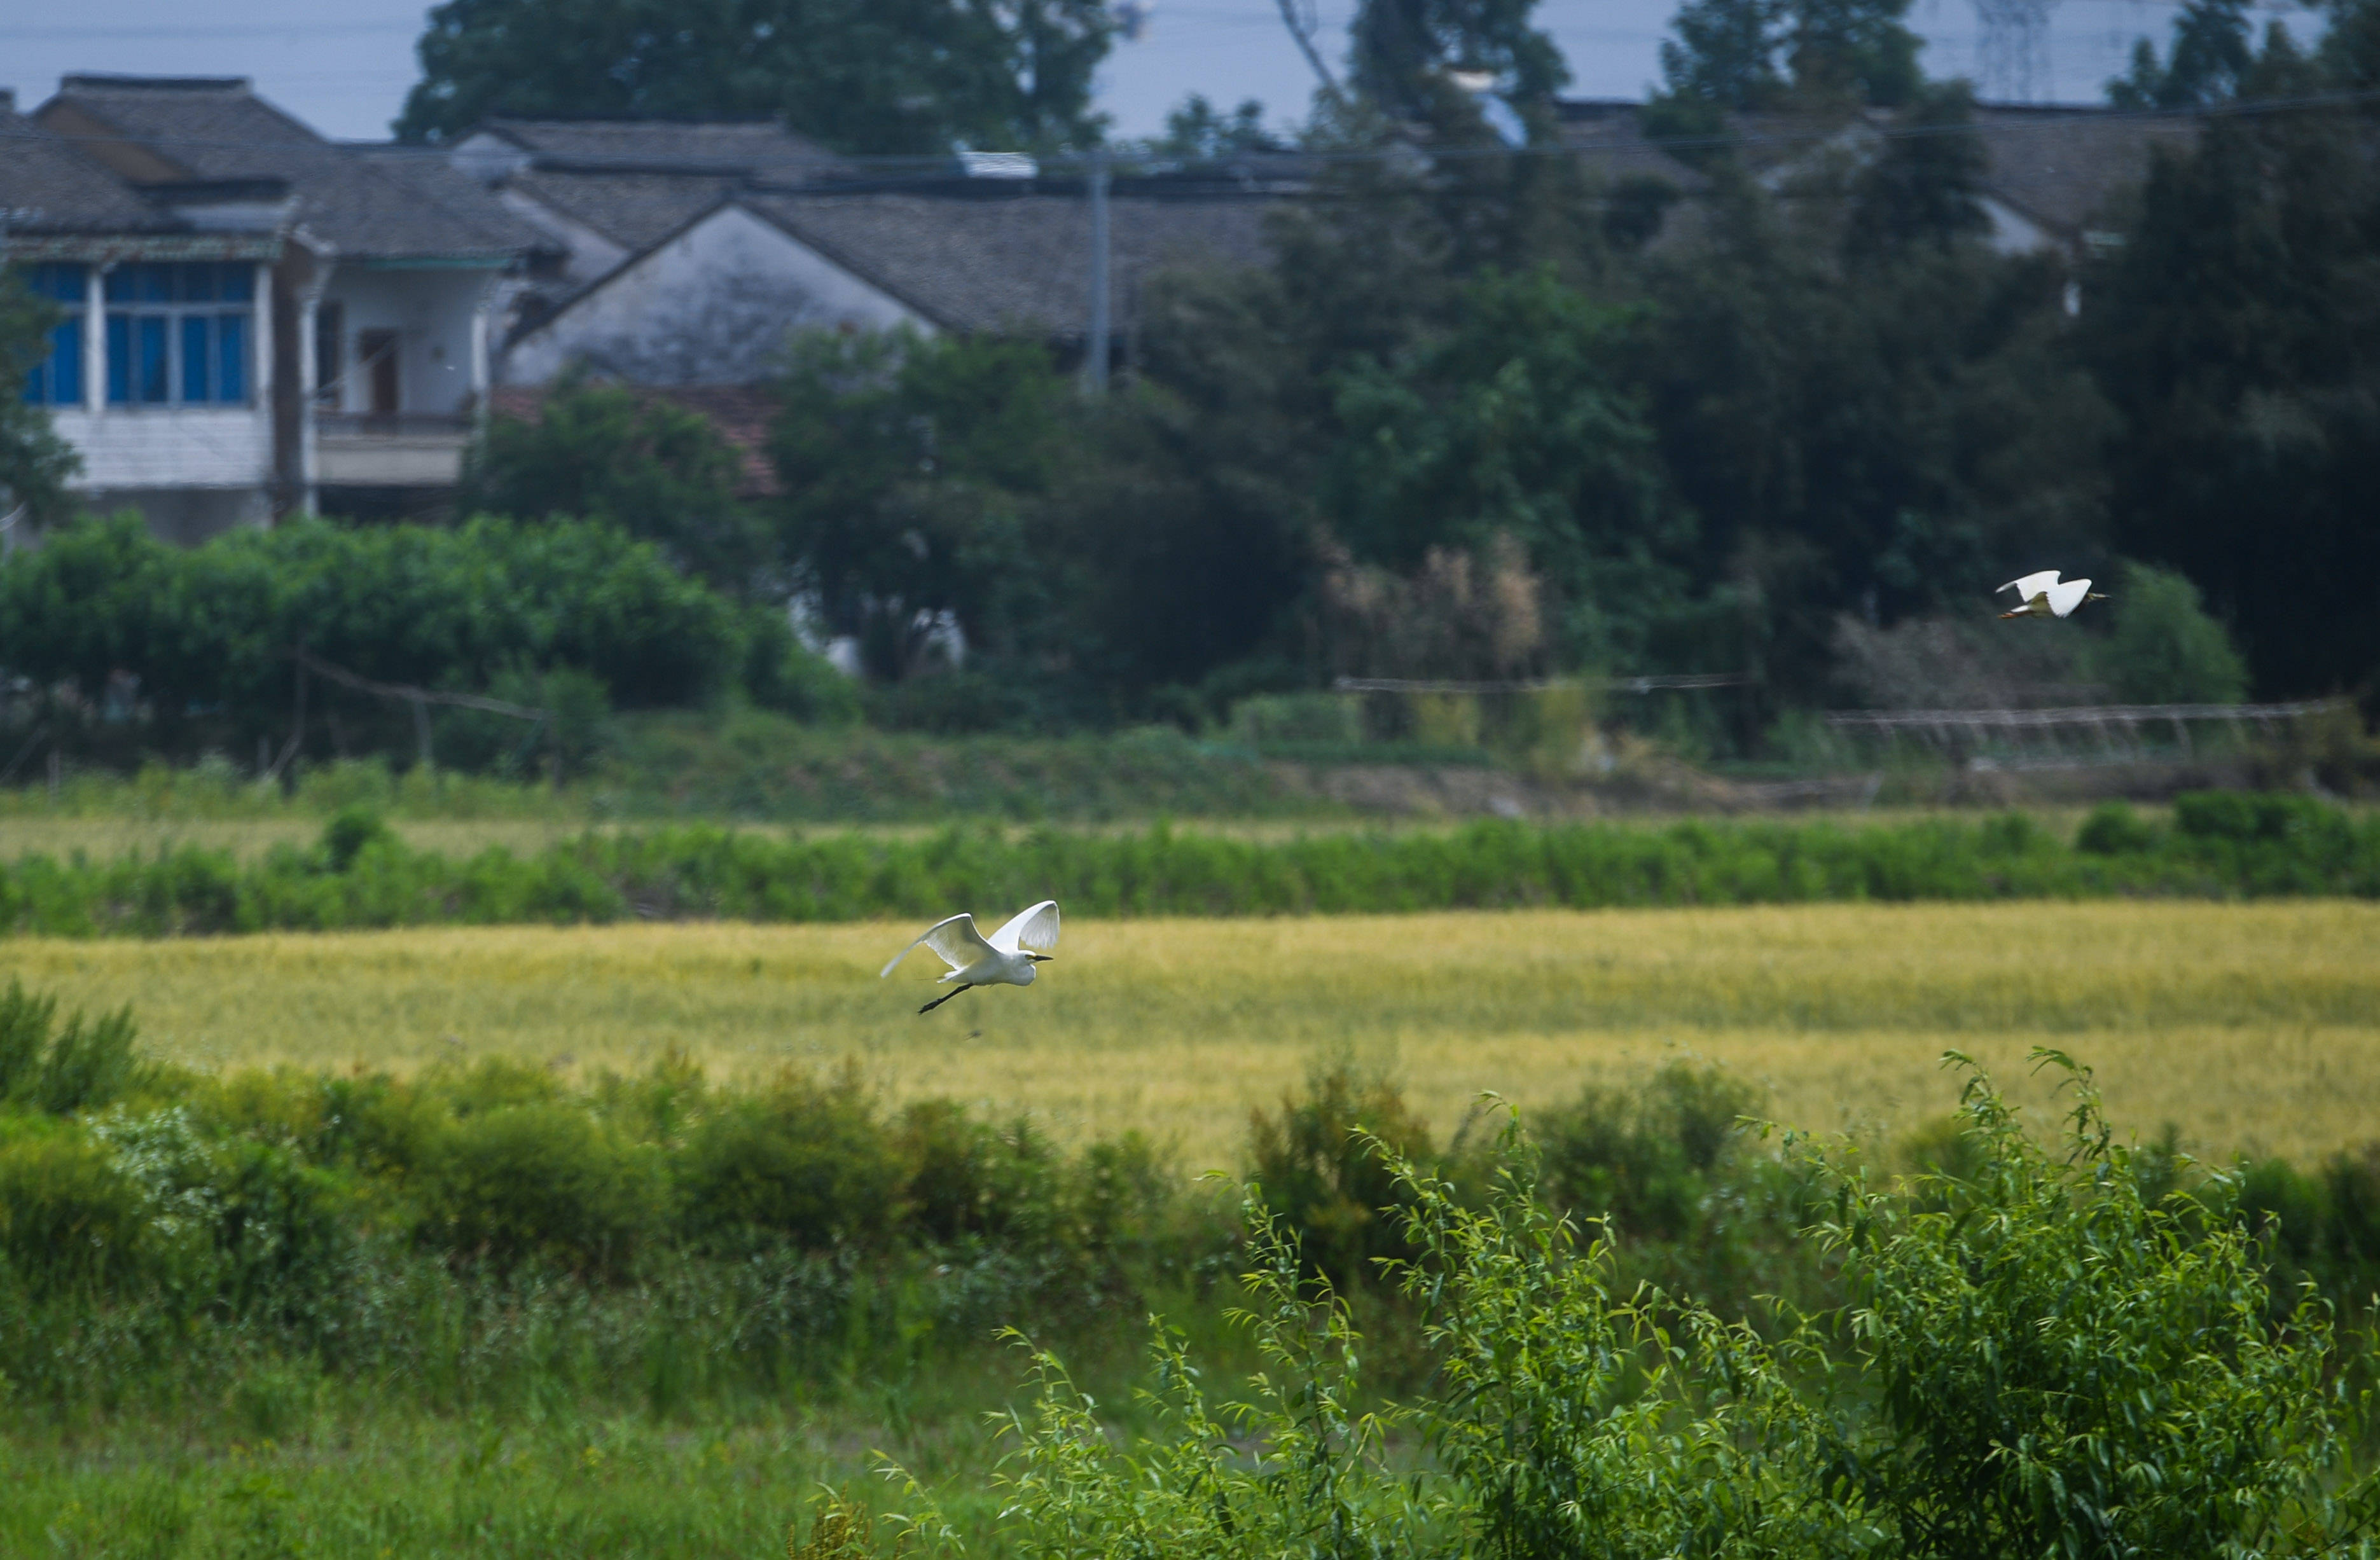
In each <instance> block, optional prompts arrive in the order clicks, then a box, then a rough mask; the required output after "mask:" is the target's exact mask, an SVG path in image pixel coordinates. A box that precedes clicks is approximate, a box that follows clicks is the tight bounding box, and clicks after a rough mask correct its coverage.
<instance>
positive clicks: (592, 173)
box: [0, 76, 2196, 541]
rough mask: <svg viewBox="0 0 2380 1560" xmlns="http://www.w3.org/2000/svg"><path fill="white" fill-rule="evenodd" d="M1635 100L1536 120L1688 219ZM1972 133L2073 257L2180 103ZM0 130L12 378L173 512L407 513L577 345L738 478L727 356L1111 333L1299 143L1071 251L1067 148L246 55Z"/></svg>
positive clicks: (1145, 198)
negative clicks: (1101, 327)
mask: <svg viewBox="0 0 2380 1560" xmlns="http://www.w3.org/2000/svg"><path fill="white" fill-rule="evenodd" d="M1643 115H1644V105H1643V104H1640V103H1621V102H1573V103H1565V104H1563V105H1562V108H1561V127H1562V135H1563V139H1564V140H1565V141H1566V142H1567V143H1568V144H1569V145H1570V146H1571V147H1572V148H1573V151H1575V152H1576V153H1577V155H1579V156H1580V158H1581V159H1582V160H1583V162H1584V163H1585V165H1586V167H1587V168H1588V169H1589V171H1590V172H1591V173H1592V174H1594V175H1596V176H1597V177H1599V178H1600V179H1601V180H1602V181H1603V182H1604V185H1605V187H1606V188H1607V189H1608V191H1609V195H1610V199H1611V201H1612V206H1613V210H1614V211H1615V212H1617V213H1619V215H1620V216H1621V219H1622V220H1621V227H1623V228H1624V227H1627V226H1628V225H1630V224H1633V226H1634V232H1633V235H1630V236H1633V238H1635V239H1637V240H1639V241H1643V242H1647V243H1652V244H1657V245H1674V244H1682V243H1691V242H1693V239H1694V233H1695V231H1696V230H1697V227H1698V224H1699V221H1700V218H1699V215H1698V212H1699V211H1700V210H1701V209H1702V208H1703V207H1704V205H1705V201H1704V200H1702V199H1700V198H1701V197H1703V196H1705V195H1706V194H1707V193H1708V192H1709V190H1710V189H1711V180H1710V177H1709V175H1708V174H1707V173H1706V172H1705V171H1704V168H1703V166H1702V165H1701V163H1702V160H1700V159H1697V158H1695V157H1694V151H1693V149H1691V148H1679V147H1676V146H1674V145H1669V144H1664V143H1662V142H1660V141H1658V140H1656V139H1651V138H1648V137H1647V136H1646V135H1645V127H1644V123H1643ZM1894 123H1895V120H1894V117H1893V115H1890V114H1888V113H1885V112H1865V113H1859V114H1853V115H1845V116H1842V117H1840V118H1837V119H1833V120H1827V121H1819V120H1814V119H1812V118H1809V117H1806V116H1788V115H1741V116H1737V117H1736V118H1735V119H1733V120H1731V121H1730V124H1729V126H1728V129H1727V132H1726V135H1727V139H1729V140H1730V143H1731V144H1732V145H1733V146H1734V147H1735V148H1736V150H1737V151H1738V153H1739V155H1740V156H1741V157H1742V159H1743V163H1744V164H1745V166H1746V167H1747V168H1748V169H1749V170H1750V171H1751V173H1752V175H1753V176H1754V177H1755V178H1756V179H1757V180H1759V181H1760V182H1761V183H1762V184H1764V185H1765V186H1767V187H1769V188H1770V189H1772V190H1775V191H1778V192H1780V193H1791V190H1792V189H1793V188H1794V187H1796V186H1797V185H1808V184H1811V183H1815V182H1823V181H1824V180H1825V179H1826V178H1828V176H1830V175H1840V172H1841V171H1842V170H1845V169H1856V168H1857V167H1858V166H1860V165H1861V164H1863V163H1864V162H1865V161H1866V160H1868V159H1871V158H1873V157H1874V156H1876V154H1877V152H1878V151H1880V150H1881V149H1882V148H1883V147H1884V146H1885V145H1886V144H1887V138H1888V136H1889V135H1890V133H1891V131H1892V127H1893V125H1894ZM1975 127H1976V132H1977V135H1978V138H1979V140H1980V142H1981V144H1982V146H1983V149H1984V151H1985V169H1984V173H1983V177H1982V187H1981V189H1980V192H1979V198H1980V200H1981V202H1982V204H1983V206H1984V209H1985V214H1986V215H1987V217H1988V218H1989V220H1990V223H1991V229H1990V238H1991V242H1992V243H1993V244H1994V245H1995V246H1996V247H1997V248H2000V249H2002V250H2004V251H2010V252H2015V251H2034V250H2044V249H2056V250H2058V251H2061V252H2063V253H2065V254H2067V255H2068V256H2070V257H2071V258H2075V259H2081V258H2083V257H2084V256H2086V255H2087V254H2089V253H2090V252H2092V251H2093V250H2094V249H2095V248H2096V247H2099V246H2102V245H2104V243H2106V242H2110V241H2112V240H2111V239H2109V238H2108V234H2109V233H2111V232H2112V231H2114V230H2115V227H2116V224H2114V223H2113V222H2111V221H2107V220H2106V219H2107V217H2108V216H2109V213H2110V211H2111V208H2112V207H2113V206H2114V205H2116V204H2117V203H2118V202H2119V201H2120V200H2122V199H2123V198H2124V197H2125V194H2126V192H2127V191H2129V190H2130V189H2131V188H2132V187H2136V186H2137V184H2138V183H2139V181H2140V179H2141V178H2142V177H2143V175H2145V173H2146V171H2147V168H2148V166H2149V163H2150V159H2151V156H2152V154H2153V152H2154V151H2155V148H2157V147H2159V146H2171V147H2174V148H2177V149H2179V148H2181V147H2184V146H2186V145H2187V144H2188V142H2189V138H2191V137H2192V136H2193V135H2194V134H2195V131H2196V121H2195V120H2194V119H2193V118H2192V117H2191V116H2188V115H2157V114H2125V113H2114V112H2109V111H2103V110H2088V109H2071V108H2058V109H2046V108H2030V107H2007V106H1997V105H1985V106H1984V107H1982V108H1980V109H1978V110H1977V112H1976V115H1975ZM0 135H5V136H6V138H7V145H8V148H9V155H8V156H7V157H6V159H0V209H5V210H6V211H7V212H11V213H12V214H13V222H12V225H11V228H10V230H9V231H8V234H7V244H8V254H9V259H10V260H12V261H13V262H15V263H17V264H18V265H19V266H21V267H23V268H25V272H24V273H25V274H26V276H27V277H28V279H29V280H30V282H31V283H32V284H33V285H34V286H35V287H36V288H37V289H38V290H40V291H42V292H43V293H44V294H46V295H47V296H50V297H52V298H53V299H55V301H57V302H58V303H59V304H60V305H61V307H62V308H65V309H66V310H67V320H66V322H65V323H63V324H61V325H60V326H59V328H58V332H57V333H56V337H55V343H56V345H55V349H54V351H53V354H52V358H51V361H50V362H49V363H48V364H45V365H44V366H43V367H42V369H38V370H36V372H35V373H34V375H33V377H32V381H31V382H30V383H29V385H28V386H27V388H26V391H25V393H26V394H27V395H28V396H29V397H30V398H32V399H34V400H37V401H39V402H41V403H42V405H46V406H48V407H49V408H50V409H51V412H52V415H53V417H54V419H55V426H56V427H57V429H58V430H59V431H60V433H61V434H62V435H64V436H65V437H66V438H67V440H68V441H70V442H71V443H72V444H73V445H74V446H75V448H76V449H77V450H78V451H79V453H81V455H82V459H83V470H82V473H81V476H80V478H79V486H80V489H81V490H82V491H83V493H84V494H85V495H86V496H87V497H88V500H89V502H90V503H91V506H92V507H93V508H97V509H107V508H111V507H115V506H118V505H123V504H130V505H134V506H136V507H138V508H139V509H140V510H141V511H142V512H143V513H144V514H146V515H147V516H148V517H149V520H150V522H151V524H152V526H153V527H154V528H155V529H156V530H157V531H158V532H159V534H161V535H164V536H167V537H171V538H176V539H180V540H185V541H195V540H198V539H200V538H204V537H206V536H208V535H212V534H213V533H214V532H216V531H220V530H222V529H224V528H225V527H227V526H235V525H242V524H264V523H269V521H270V520H271V519H272V518H273V516H275V515H277V514H285V513H289V512H291V511H295V510H304V509H317V510H320V511H322V512H324V513H331V514H350V515H358V516H390V517H393V516H401V515H406V514H428V513H435V512H437V511H438V510H439V509H440V508H441V507H443V504H444V502H446V501H447V499H448V498H449V497H450V495H451V493H452V490H453V489H454V487H455V483H456V481H457V480H458V478H459V476H460V472H461V465H462V460H463V456H464V452H465V450H466V448H467V446H468V442H469V440H470V437H471V433H472V429H473V427H474V425H475V421H476V419H477V418H478V417H481V416H484V415H485V414H486V413H487V412H488V411H489V410H490V409H492V408H494V409H501V410H503V411H505V412H507V413H511V414H514V415H527V416H534V415H535V413H536V408H537V405H538V403H539V397H540V391H541V388H542V387H543V386H545V385H548V384H550V383H552V382H553V381H555V380H556V379H557V378H558V377H560V376H561V375H562V374H563V373H564V372H565V369H571V368H573V367H577V368H582V369H586V370H588V371H590V372H592V373H594V374H596V375H597V376H599V377H602V378H608V379H613V380H616V381H623V382H626V383H629V384H632V385H637V386H642V387H646V388H648V389H650V390H653V391H656V392H662V393H669V394H671V395H672V397H673V398H674V399H677V400H679V401H680V402H681V403H682V404H685V405H689V406H692V407H694V408H696V409H698V410H701V411H703V412H704V413H705V415H706V416H710V417H712V418H713V420H714V421H716V422H717V423H719V425H720V426H721V427H722V431H725V432H727V433H728V434H729V436H730V437H731V438H732V439H734V440H735V442H737V443H738V444H739V445H740V446H742V447H743V448H744V449H745V451H746V453H747V463H748V464H749V465H750V466H752V468H753V469H752V471H751V472H749V473H747V477H748V480H747V488H748V489H749V490H751V491H753V492H755V493H759V492H761V491H764V490H766V489H767V488H768V486H769V478H767V477H766V475H765V473H764V471H763V469H762V468H764V467H765V466H766V461H765V458H764V457H763V455H762V453H761V451H762V448H763V446H764V444H765V430H766V427H767V420H768V407H767V404H766V395H765V392H764V391H762V390H761V389H759V385H760V384H761V382H762V381H765V379H766V377H767V376H768V374H769V373H770V372H771V369H772V367H773V364H774V362H775V359H776V356H777V354H778V352H779V351H780V349H781V347H782V345H783V341H784V338H785V335H786V333H787V332H789V331H791V330H795V329H798V328H803V327H828V328H840V329H880V328H885V327H891V326H895V325H905V326H908V327H910V328H913V329H916V330H917V331H920V332H923V333H939V332H946V331H956V332H965V333H1008V334H1015V335H1020V336H1025V337H1028V338H1031V339H1036V340H1039V341H1042V342H1044V343H1046V344H1048V345H1050V347H1051V349H1052V350H1053V352H1054V353H1055V354H1056V355H1057V356H1058V357H1060V358H1061V359H1062V360H1074V361H1081V360H1083V359H1084V357H1085V355H1086V354H1087V353H1089V352H1092V351H1104V352H1105V353H1106V354H1107V355H1108V357H1109V360H1110V362H1111V363H1113V362H1115V361H1116V360H1117V359H1118V358H1119V357H1123V356H1125V355H1126V354H1125V347H1126V345H1127V344H1128V343H1129V342H1130V341H1131V340H1132V339H1133V337H1134V332H1135V325H1136V316H1137V310H1138V308H1139V307H1140V304H1141V299H1142V294H1143V291H1144V287H1145V284H1146V282H1147V279H1148V277H1149V276H1150V275H1152V274H1153V273H1154V272H1158V271H1160V270H1161V269H1163V268H1165V267H1168V266H1173V265H1214V264H1221V265H1254V264H1261V263H1263V262H1264V260H1266V258H1267V255H1268V237H1267V225H1266V224H1267V219H1268V217H1269V214H1270V212H1272V211H1274V210H1276V209H1277V208H1279V207H1280V206H1281V204H1282V203H1283V202H1285V201H1294V200H1296V199H1297V198H1298V197H1299V196H1300V195H1301V194H1303V193H1304V192H1305V190H1306V189H1307V188H1309V187H1310V181H1311V177H1312V175H1313V173H1314V169H1313V167H1312V166H1311V165H1309V163H1307V161H1306V160H1305V159H1302V158H1298V157H1295V156H1289V157H1280V156H1273V157H1257V158H1250V159H1246V160H1244V161H1245V163H1246V164H1247V165H1235V166H1233V167H1232V168H1230V169H1224V170H1217V169H1211V168H1210V169H1196V168H1194V169H1181V168H1152V169H1146V170H1135V169H1131V168H1127V169H1125V170H1124V171H1123V172H1122V173H1120V174H1119V175H1118V176H1116V177H1115V178H1114V179H1113V180H1112V181H1111V184H1110V186H1109V191H1108V195H1107V198H1106V202H1105V204H1106V216H1107V223H1106V228H1105V234H1106V239H1105V244H1104V246H1103V247H1102V246H1100V245H1099V244H1097V243H1095V232H1096V229H1095V223H1094V214H1093V201H1092V200H1090V199H1088V198H1087V197H1088V195H1089V192H1090V181H1089V179H1088V177H1087V175H1085V174H1084V173H1083V172H1081V171H1079V170H1076V171H1071V172H1066V173H1063V174H1058V175H1052V174H1050V173H1048V172H1045V171H1043V170H1040V169H1038V168H1036V167H1035V166H1034V165H1033V164H1032V163H1030V162H1029V160H1026V159H1022V158H1010V159H1001V158H987V157H963V158H957V159H919V160H915V161H914V162H910V163H900V164H887V163H869V164H868V165H865V166H862V165H859V164H857V163H853V162H851V161H850V160H846V159H843V158H839V157H837V156H835V155H834V154H833V153H831V152H829V151H825V150H824V149H822V148H820V147H819V146H818V145H816V144H815V143H813V142H810V141H807V140H805V139H802V138H800V137H798V136H795V135H793V134H792V133H790V132H788V131H786V130H785V129H783V127H780V126H778V125H775V124H773V123H770V122H737V123H722V124H688V123H673V122H650V121H534V120H505V119H498V120H492V121H490V122H488V123H487V124H486V125H485V126H483V127H480V129H479V130H477V131H475V132H474V133H473V134H471V135H469V136H468V137H465V138H463V139H461V140H459V141H457V142H455V143H454V144H453V145H451V146H447V147H443V148H437V149H430V148H413V147H398V146H393V145H353V144H343V143H337V142H333V141H329V140H325V139H323V138H322V137H320V136H318V135H316V134H315V133H314V132H313V131H311V130H310V129H309V128H307V127H305V126H304V125H301V124H299V123H297V121H296V120H294V119H292V118H290V117H289V116H288V115H285V114H283V113H281V112H280V111H279V110H277V109H275V108H273V106H272V105H271V104H269V103H266V102H264V101H263V100H262V99H261V98H259V97H257V96H256V95H255V94H254V93H253V92H252V91H250V90H249V84H248V82H247V81H246V80H244V79H212V78H210V79H160V78H141V77H116V76H75V77H69V78H67V79H66V80H65V82H64V83H63V84H62V86H61V89H60V91H59V92H58V93H57V95H56V96H55V97H54V98H53V99H51V100H50V101H49V102H48V103H44V104H42V106H41V107H40V108H39V109H38V110H36V111H35V112H34V113H33V114H32V115H30V116H19V115H17V114H16V113H15V112H14V109H13V105H10V106H8V107H5V108H0ZM1095 256H1096V257H1099V258H1095ZM1101 272H1103V273H1104V277H1105V284H1106V293H1107V296H1106V298H1105V306H1106V307H1105V308H1104V309H1103V310H1099V309H1095V308H1094V307H1093V299H1092V293H1093V291H1094V283H1093V277H1094V275H1095V274H1099V273H1101ZM1095 316H1098V317H1100V318H1103V319H1104V320H1105V321H1106V326H1105V329H1106V331H1107V335H1106V338H1105V340H1104V341H1101V342H1099V343H1098V344H1096V345H1095V344H1094V343H1093V342H1092V340H1091V336H1092V334H1093V332H1094V330H1095V329H1097V328H1098V327H1095V326H1094V325H1093V323H1092V321H1093V320H1094V317H1095Z"/></svg>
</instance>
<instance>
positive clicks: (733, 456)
mask: <svg viewBox="0 0 2380 1560" xmlns="http://www.w3.org/2000/svg"><path fill="white" fill-rule="evenodd" d="M742 472H743V457H742V455H741V453H739V452H738V451H737V450H736V449H735V446H733V445H731V444H730V443H728V442H727V441H726V440H725V439H723V438H722V437H721V436H720V434H719V430H718V429H715V428H714V427H712V426H711V424H710V420H709V419H708V418H706V417H702V416H701V415H700V414H698V413H695V412H690V411H687V410H686V409H685V408H684V407H682V406H676V405H671V404H670V403H669V402H668V401H667V400H666V399H663V398H662V397H660V396H647V395H639V394H637V393H636V392H634V391H631V390H629V389H627V388H625V387H624V386H620V385H612V384H601V383H593V382H589V381H587V380H586V379H584V378H582V377H580V376H579V375H577V374H570V375H566V376H565V377H564V378H563V379H562V380H560V381H557V382H556V383H555V384H554V386H553V389H552V390H551V391H550V392H549V393H547V395H546V397H545V400H544V403H543V404H542V405H541V406H540V408H539V413H538V416H537V417H536V418H535V419H534V420H528V419H524V418H520V417H495V418H492V420H491V421H490V422H489V424H488V427H487V429H486V431H485V432H484V433H483V434H482V435H481V436H480V439H479V441H477V442H476V443H475V444H474V445H473V446H472V449H471V453H470V458H469V460H468V463H467V466H466V468H465V471H464V476H463V486H462V490H461V493H460V495H459V497H458V507H460V508H461V509H462V510H463V511H464V512H465V513H466V514H506V515H511V516H514V517H516V518H518V519H523V520H544V519H551V518H554V517H556V516H572V517H577V518H582V519H589V520H608V521H610V522H612V523H613V524H614V525H617V526H620V527H621V528H622V529H624V530H625V531H626V532H628V534H629V535H631V536H635V537H640V538H644V539H646V540H648V541H651V542H654V543H656V544H658V545H659V546H660V547H661V548H662V550H663V551H664V552H666V553H668V554H669V556H670V557H671V558H672V559H674V560H675V561H676V562H677V563H678V565H679V566H680V567H682V568H684V569H686V571H687V572H689V573H691V574H698V575H700V576H701V577H702V578H704V579H706V580H708V581H710V583H711V584H712V585H714V586H717V587H720V588H722V589H723V590H727V591H729V592H732V593H735V594H737V595H743V594H748V593H751V592H753V591H755V590H756V589H763V587H766V586H768V585H769V584H770V583H771V581H769V580H768V579H767V578H765V577H764V576H765V574H766V572H767V570H768V568H769V564H770V563H771V557H770V553H771V545H770V538H769V537H768V535H767V533H766V530H765V529H764V527H763V526H762V525H761V523H760V520H759V517H758V516H757V515H755V514H752V513H751V512H750V511H749V510H747V508H746V507H745V506H744V505H743V504H742V503H740V502H737V500H736V497H735V489H736V485H737V482H738V480H739V478H741V476H742ZM764 593H765V592H764Z"/></svg>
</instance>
